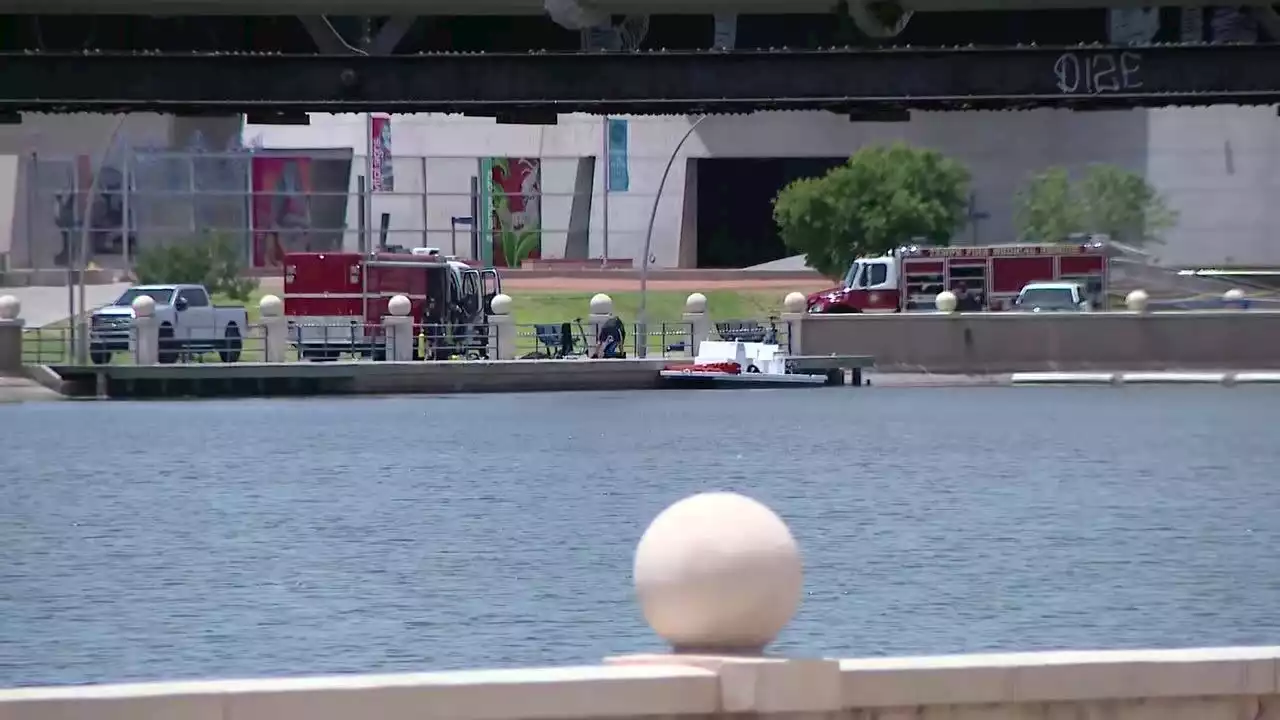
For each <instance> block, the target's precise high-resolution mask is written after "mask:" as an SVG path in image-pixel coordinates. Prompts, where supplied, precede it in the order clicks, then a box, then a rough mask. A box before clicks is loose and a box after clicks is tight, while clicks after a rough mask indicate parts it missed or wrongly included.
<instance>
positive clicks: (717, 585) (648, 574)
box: [634, 492, 804, 652]
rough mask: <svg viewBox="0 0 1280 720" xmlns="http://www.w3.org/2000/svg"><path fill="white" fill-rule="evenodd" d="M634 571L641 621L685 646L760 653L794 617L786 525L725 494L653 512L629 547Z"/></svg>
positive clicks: (798, 580) (795, 567)
mask: <svg viewBox="0 0 1280 720" xmlns="http://www.w3.org/2000/svg"><path fill="white" fill-rule="evenodd" d="M634 577H635V587H636V594H637V596H638V597H639V601H640V606H641V609H642V610H643V612H644V617H645V620H646V621H648V623H649V626H650V627H651V628H653V630H654V632H656V633H657V634H658V635H660V636H661V637H662V638H663V639H665V640H666V641H667V642H669V643H671V645H672V646H674V647H675V649H676V650H677V651H684V652H717V651H737V652H759V651H762V650H763V649H764V647H765V646H767V645H768V644H769V643H771V642H773V640H774V639H775V638H776V637H777V636H778V633H780V632H782V629H783V628H784V627H786V625H787V623H788V622H790V621H791V618H792V617H793V616H794V615H795V612H796V609H797V608H798V607H799V605H800V598H801V594H802V590H803V584H804V570H803V564H802V562H801V559H800V550H799V548H798V547H797V545H796V541H795V538H793V537H792V536H791V531H790V530H788V529H787V525H786V523H784V522H783V521H782V519H781V518H779V517H778V516H777V515H776V514H775V513H774V512H773V511H772V510H770V509H769V508H768V507H766V506H765V505H763V504H762V503H760V502H758V501H756V500H753V499H751V498H749V497H746V496H744V495H739V494H737V493H731V492H712V493H702V494H699V495H694V496H692V497H688V498H685V499H683V500H680V501H679V502H677V503H675V504H673V505H671V506H670V507H668V508H667V509H666V510H663V511H662V512H661V513H659V514H658V516H657V517H656V518H654V520H653V522H652V523H650V525H649V528H648V529H647V530H645V533H644V536H643V537H641V538H640V544H639V545H638V546H637V547H636V556H635V572H634Z"/></svg>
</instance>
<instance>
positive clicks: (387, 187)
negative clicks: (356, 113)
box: [369, 115, 396, 192]
mask: <svg viewBox="0 0 1280 720" xmlns="http://www.w3.org/2000/svg"><path fill="white" fill-rule="evenodd" d="M371 120H372V122H371V123H370V128H371V132H372V134H373V137H371V138H370V142H369V147H371V148H373V184H372V186H371V188H372V190H373V191H374V192H395V191H396V176H395V170H394V168H393V167H392V162H391V118H389V117H382V116H379V115H375V116H373V117H372V118H371Z"/></svg>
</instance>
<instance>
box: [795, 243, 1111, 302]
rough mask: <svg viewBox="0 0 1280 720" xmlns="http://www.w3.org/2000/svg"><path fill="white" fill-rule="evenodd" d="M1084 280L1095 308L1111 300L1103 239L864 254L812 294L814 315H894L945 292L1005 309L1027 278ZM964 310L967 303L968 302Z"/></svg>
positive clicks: (913, 249) (928, 248)
mask: <svg viewBox="0 0 1280 720" xmlns="http://www.w3.org/2000/svg"><path fill="white" fill-rule="evenodd" d="M1055 280H1057V281H1071V282H1076V283H1079V284H1080V286H1081V287H1083V288H1084V289H1085V293H1086V295H1087V296H1088V297H1089V300H1090V302H1091V303H1093V304H1094V306H1095V307H1097V306H1099V305H1100V304H1101V303H1102V301H1103V300H1104V299H1105V298H1106V290H1107V251H1106V246H1105V244H1104V243H1102V242H1099V241H1096V240H1092V239H1091V240H1089V241H1087V242H1081V243H1071V244H1051V245H991V246H985V247H976V246H965V247H927V246H915V245H913V246H910V247H904V248H900V249H899V250H897V251H895V252H893V253H891V254H889V255H885V256H883V257H876V258H859V259H857V260H855V261H854V263H853V265H852V266H851V267H850V268H849V273H848V274H847V275H845V278H844V282H843V284H842V285H841V286H840V287H837V288H830V289H828V290H822V291H820V292H816V293H813V294H812V295H810V296H809V297H808V311H809V312H811V313H832V314H834V313H892V312H903V311H911V310H931V309H933V305H934V298H935V297H937V294H938V293H940V292H942V291H943V290H951V291H952V292H955V293H956V294H957V295H962V296H968V297H967V298H963V297H962V300H966V299H967V301H968V302H969V303H971V304H972V307H973V308H974V309H981V310H1005V309H1007V308H1009V307H1010V306H1011V305H1012V304H1013V301H1014V299H1016V298H1017V296H1018V292H1019V291H1021V290H1022V288H1023V287H1024V286H1025V285H1027V284H1028V283H1032V282H1044V281H1055ZM962 307H963V304H962Z"/></svg>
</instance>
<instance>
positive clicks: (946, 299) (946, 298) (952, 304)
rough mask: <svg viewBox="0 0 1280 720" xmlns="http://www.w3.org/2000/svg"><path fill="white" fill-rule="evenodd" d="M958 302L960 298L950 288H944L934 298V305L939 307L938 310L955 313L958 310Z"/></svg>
mask: <svg viewBox="0 0 1280 720" xmlns="http://www.w3.org/2000/svg"><path fill="white" fill-rule="evenodd" d="M957 304H959V298H957V297H956V294H955V293H953V292H951V291H950V290H943V291H942V292H940V293H938V294H937V296H935V297H934V298H933V306H934V307H936V308H938V312H944V313H953V312H955V311H956V305H957Z"/></svg>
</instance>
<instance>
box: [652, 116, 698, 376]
mask: <svg viewBox="0 0 1280 720" xmlns="http://www.w3.org/2000/svg"><path fill="white" fill-rule="evenodd" d="M708 117H710V116H709V115H702V116H700V117H699V118H698V119H697V120H694V121H693V124H692V125H690V126H689V129H688V130H687V131H685V134H684V137H682V138H680V142H678V143H676V146H675V148H674V149H673V150H672V151H671V157H669V158H667V167H666V169H664V170H663V171H662V179H661V180H659V181H658V192H657V193H656V194H655V195H654V196H653V209H652V210H651V211H650V213H649V229H648V230H647V231H646V232H645V234H644V257H643V258H641V260H640V317H639V319H638V322H637V323H636V325H637V327H636V332H637V333H638V334H639V335H640V337H639V338H638V339H639V340H640V344H639V346H638V353H637V354H638V355H639V356H640V357H646V356H647V355H648V354H649V316H648V306H649V303H648V300H649V253H650V251H651V250H650V248H652V246H653V224H654V222H655V221H657V219H658V203H659V202H660V201H661V200H662V188H663V187H665V186H666V184H667V176H668V175H670V174H671V166H672V165H674V164H675V161H676V156H677V155H679V154H680V148H682V147H684V144H685V141H687V140H688V139H689V137H690V136H692V135H693V131H694V130H697V129H698V126H699V125H701V124H702V121H703V120H706V119H707V118H708Z"/></svg>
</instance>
